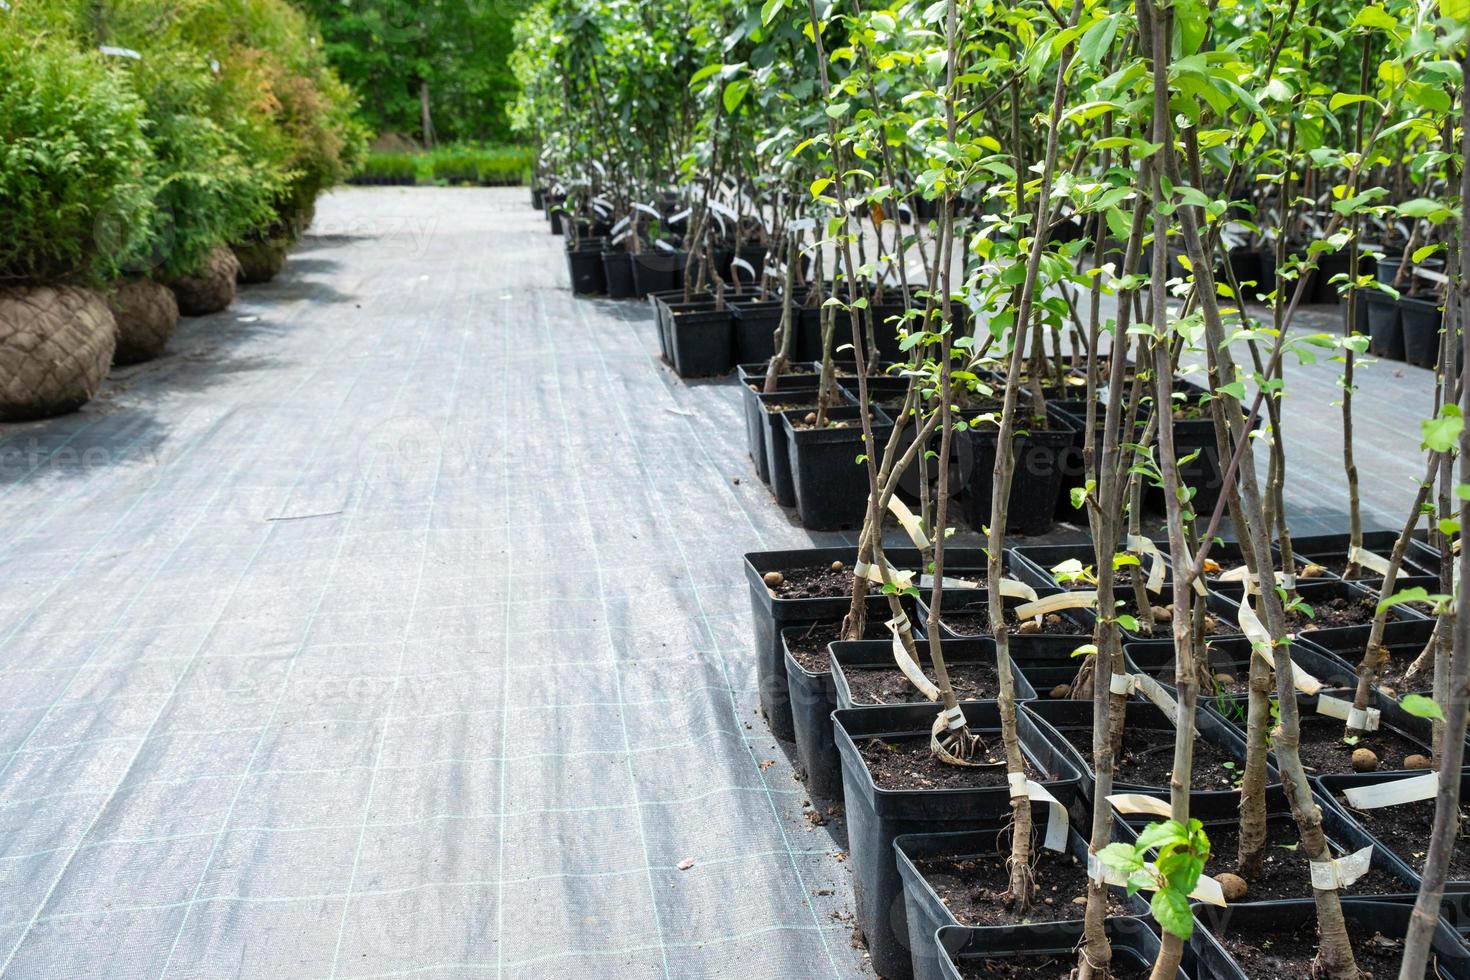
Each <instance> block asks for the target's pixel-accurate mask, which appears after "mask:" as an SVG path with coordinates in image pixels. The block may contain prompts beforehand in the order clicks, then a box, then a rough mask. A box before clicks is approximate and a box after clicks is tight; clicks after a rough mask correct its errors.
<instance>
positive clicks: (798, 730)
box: [781, 596, 924, 802]
mask: <svg viewBox="0 0 1470 980" xmlns="http://www.w3.org/2000/svg"><path fill="white" fill-rule="evenodd" d="M900 601H901V602H902V603H903V604H904V608H905V611H906V612H908V613H909V622H910V624H911V626H912V627H913V631H914V638H915V639H916V640H919V641H920V642H923V641H922V640H920V638H921V637H922V636H923V635H924V631H923V624H922V623H921V622H919V621H918V618H917V617H916V616H914V614H913V602H912V600H911V599H910V598H909V597H907V596H904V597H903V598H902V599H901V600H900ZM887 614H888V610H887V607H886V606H885V607H884V612H883V615H884V616H885V617H886V616H887ZM832 622H833V623H834V624H840V623H841V622H842V621H841V620H840V619H837V620H833V621H832ZM809 628H810V627H807V626H796V627H791V628H788V629H784V630H782V631H781V637H782V648H783V650H784V651H785V654H786V687H787V690H788V692H789V695H790V699H791V721H792V726H793V729H794V738H793V741H795V742H796V758H797V760H798V761H799V762H800V764H801V769H802V770H803V771H804V772H805V774H806V788H807V792H808V793H810V794H811V795H812V796H813V797H814V798H820V799H822V800H824V801H829V802H830V801H837V800H841V799H842V761H841V759H839V758H838V756H837V743H836V742H834V741H833V740H832V712H834V711H836V710H837V709H838V708H839V707H850V705H843V704H839V703H838V696H837V685H836V679H835V677H834V673H835V671H834V670H831V669H829V670H825V671H822V672H820V673H818V672H814V671H809V670H807V669H806V668H805V667H803V666H802V665H801V662H800V661H799V660H797V659H796V657H795V656H794V655H793V654H792V653H791V647H790V644H789V642H788V638H789V637H790V636H793V635H799V634H800V633H802V632H803V631H804V630H806V629H809ZM873 643H876V644H877V645H879V646H882V647H883V648H884V649H885V650H887V651H888V661H889V663H892V662H893V652H892V646H891V644H887V643H884V642H883V641H881V640H879V641H872V640H859V641H857V642H853V643H833V644H830V645H829V650H830V651H831V652H832V655H833V657H834V659H835V657H836V656H837V651H838V650H843V649H846V648H850V647H864V646H867V645H869V644H873Z"/></svg>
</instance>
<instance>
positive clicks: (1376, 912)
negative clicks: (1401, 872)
mask: <svg viewBox="0 0 1470 980" xmlns="http://www.w3.org/2000/svg"><path fill="white" fill-rule="evenodd" d="M1412 912H1413V908H1412V907H1411V906H1409V905H1404V904H1399V903H1394V902H1375V901H1373V900H1372V899H1362V898H1345V899H1343V900H1342V915H1343V918H1344V919H1345V920H1346V923H1347V931H1348V935H1350V936H1367V937H1371V936H1373V935H1375V934H1381V935H1383V936H1384V937H1385V938H1387V939H1403V938H1404V934H1405V932H1406V931H1407V929H1408V925H1409V916H1410V914H1411V913H1412ZM1194 914H1195V918H1196V919H1197V920H1198V921H1199V922H1200V923H1202V924H1203V925H1204V927H1205V928H1203V929H1199V928H1196V929H1195V930H1194V935H1193V936H1191V937H1190V939H1189V949H1188V959H1189V960H1190V962H1191V963H1192V964H1193V972H1194V974H1195V975H1196V976H1198V977H1209V978H1210V980H1250V976H1249V974H1247V973H1246V972H1245V971H1244V970H1243V969H1242V968H1241V967H1240V965H1239V964H1238V963H1236V962H1235V960H1234V958H1232V957H1231V956H1230V954H1229V953H1227V952H1225V947H1224V945H1223V942H1222V940H1221V938H1218V937H1228V936H1230V935H1252V934H1253V933H1260V932H1266V931H1275V930H1279V929H1282V928H1289V929H1293V930H1300V932H1301V934H1302V935H1303V936H1304V937H1306V942H1305V947H1306V949H1307V950H1308V951H1310V950H1313V949H1315V948H1316V939H1317V909H1316V903H1315V902H1314V901H1313V900H1312V899H1310V898H1307V899H1298V900H1294V901H1289V902H1256V903H1253V904H1247V905H1232V906H1230V907H1229V908H1223V909H1222V908H1217V907H1215V906H1212V905H1195V906H1194ZM1431 943H1432V946H1431V962H1437V963H1438V973H1437V975H1438V976H1439V977H1441V978H1445V980H1466V978H1470V954H1467V953H1466V951H1465V947H1464V944H1463V943H1461V942H1460V939H1459V936H1457V935H1456V934H1455V931H1454V930H1453V929H1452V928H1450V926H1449V923H1447V922H1444V921H1443V920H1441V921H1440V923H1439V927H1438V928H1437V929H1436V930H1435V932H1434V937H1433V939H1432V940H1431Z"/></svg>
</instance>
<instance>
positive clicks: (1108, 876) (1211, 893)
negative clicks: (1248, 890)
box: [1087, 854, 1225, 908]
mask: <svg viewBox="0 0 1470 980" xmlns="http://www.w3.org/2000/svg"><path fill="white" fill-rule="evenodd" d="M1143 866H1144V867H1145V868H1147V869H1148V870H1149V871H1150V872H1152V873H1154V874H1157V873H1158V868H1157V866H1155V865H1154V863H1153V862H1152V861H1145V862H1144V865H1143ZM1087 877H1089V878H1091V879H1092V880H1093V881H1101V882H1103V883H1104V884H1107V885H1117V886H1118V887H1120V888H1122V887H1125V886H1127V884H1128V877H1129V876H1128V875H1125V874H1123V873H1122V872H1121V871H1115V870H1114V869H1112V868H1110V867H1108V866H1107V865H1105V864H1103V863H1102V862H1101V861H1099V860H1098V857H1097V855H1096V854H1089V855H1087ZM1140 890H1141V891H1150V892H1151V891H1156V889H1155V888H1154V887H1153V886H1152V885H1149V884H1145V885H1142V886H1141V887H1140ZM1189 897H1190V898H1192V899H1194V900H1195V901H1197V902H1204V903H1206V904H1208V905H1216V906H1219V907H1220V908H1224V907H1225V891H1224V889H1222V888H1221V887H1220V883H1219V882H1218V881H1216V880H1215V879H1214V878H1211V877H1210V876H1209V875H1206V874H1202V875H1200V876H1199V881H1197V882H1195V886H1194V890H1193V891H1191V892H1190V893H1189Z"/></svg>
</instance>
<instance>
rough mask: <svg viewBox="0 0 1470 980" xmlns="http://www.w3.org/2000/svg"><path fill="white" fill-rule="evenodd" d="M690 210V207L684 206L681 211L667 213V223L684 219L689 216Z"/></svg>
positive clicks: (674, 222)
mask: <svg viewBox="0 0 1470 980" xmlns="http://www.w3.org/2000/svg"><path fill="white" fill-rule="evenodd" d="M692 210H693V209H692V208H685V209H684V210H683V211H675V212H674V213H673V214H671V215H669V224H671V225H672V224H677V223H678V222H680V221H683V220H685V219H686V218H688V217H689V213H690V211H692Z"/></svg>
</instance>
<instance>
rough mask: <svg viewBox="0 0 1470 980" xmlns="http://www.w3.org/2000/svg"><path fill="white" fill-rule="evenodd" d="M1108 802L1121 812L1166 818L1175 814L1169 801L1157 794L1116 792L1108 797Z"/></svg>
mask: <svg viewBox="0 0 1470 980" xmlns="http://www.w3.org/2000/svg"><path fill="white" fill-rule="evenodd" d="M1108 802H1109V803H1111V804H1112V805H1113V809H1114V810H1117V811H1118V812H1119V813H1144V814H1147V815H1148V816H1151V817H1162V818H1163V819H1165V820H1168V819H1169V818H1171V817H1173V816H1174V811H1173V810H1172V809H1170V807H1169V801H1168V800H1161V799H1159V798H1158V797H1157V796H1145V795H1144V794H1142V793H1114V794H1113V795H1112V796H1109V797H1108Z"/></svg>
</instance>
